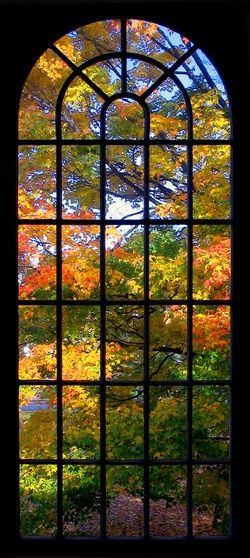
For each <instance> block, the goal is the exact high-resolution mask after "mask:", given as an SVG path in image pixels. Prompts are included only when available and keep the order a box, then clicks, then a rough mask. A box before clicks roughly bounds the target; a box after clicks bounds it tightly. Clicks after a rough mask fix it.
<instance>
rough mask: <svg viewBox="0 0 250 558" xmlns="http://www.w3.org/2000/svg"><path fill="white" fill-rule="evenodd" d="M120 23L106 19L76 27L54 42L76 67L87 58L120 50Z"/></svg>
mask: <svg viewBox="0 0 250 558" xmlns="http://www.w3.org/2000/svg"><path fill="white" fill-rule="evenodd" d="M120 42H121V40H120V21H119V20H118V19H117V20H116V19H107V20H106V21H97V22H95V23H90V24H89V25H84V26H83V27H78V29H75V30H74V31H70V33H67V35H64V37H61V38H60V39H59V40H58V41H56V43H55V45H56V47H57V48H59V49H60V50H61V52H63V54H65V55H66V56H68V58H69V59H70V60H71V61H72V62H74V63H75V64H77V65H80V64H82V63H83V62H85V61H86V60H89V58H94V56H99V55H100V54H106V53H107V52H113V51H117V50H118V51H119V50H120Z"/></svg>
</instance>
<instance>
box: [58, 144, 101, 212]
mask: <svg viewBox="0 0 250 558" xmlns="http://www.w3.org/2000/svg"><path fill="white" fill-rule="evenodd" d="M62 183H63V184H62V190H63V192H62V198H63V201H62V205H63V212H62V216H63V218H64V219H99V218H100V149H99V147H98V146H96V145H88V146H81V145H77V146H72V145H71V146H68V145H67V146H64V147H63V149H62Z"/></svg>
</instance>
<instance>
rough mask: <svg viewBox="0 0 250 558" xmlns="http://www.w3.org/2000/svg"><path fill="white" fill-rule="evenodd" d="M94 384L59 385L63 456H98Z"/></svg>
mask: <svg viewBox="0 0 250 558" xmlns="http://www.w3.org/2000/svg"><path fill="white" fill-rule="evenodd" d="M99 391H100V390H99V388H98V387H95V386H86V387H83V386H64V387H63V455H64V458H69V459H98V458H99V457H100V394H99Z"/></svg>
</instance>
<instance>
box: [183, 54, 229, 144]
mask: <svg viewBox="0 0 250 558" xmlns="http://www.w3.org/2000/svg"><path fill="white" fill-rule="evenodd" d="M176 76H177V77H178V78H179V79H180V81H181V82H182V83H183V85H184V87H185V88H186V90H187V92H188V93H189V95H190V100H191V105H192V111H193V131H194V138H195V139H228V138H229V137H230V111H229V102H228V97H227V93H226V91H225V88H224V85H223V83H222V81H221V79H220V77H219V74H218V73H217V71H216V70H215V68H214V66H213V65H212V64H211V62H209V61H208V58H207V57H206V56H205V55H204V54H203V52H202V51H201V50H199V49H197V50H196V51H195V52H194V53H193V54H192V56H190V58H189V59H188V61H186V62H185V63H184V64H182V65H181V66H179V68H178V69H177V70H176Z"/></svg>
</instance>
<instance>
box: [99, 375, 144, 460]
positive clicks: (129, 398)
mask: <svg viewBox="0 0 250 558" xmlns="http://www.w3.org/2000/svg"><path fill="white" fill-rule="evenodd" d="M143 399H144V393H143V388H142V387H135V386H126V387H125V386H119V387H118V386H112V387H108V388H107V392H106V401H107V403H106V424H107V431H106V436H107V458H109V459H142V458H143V454H144V440H143Z"/></svg>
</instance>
